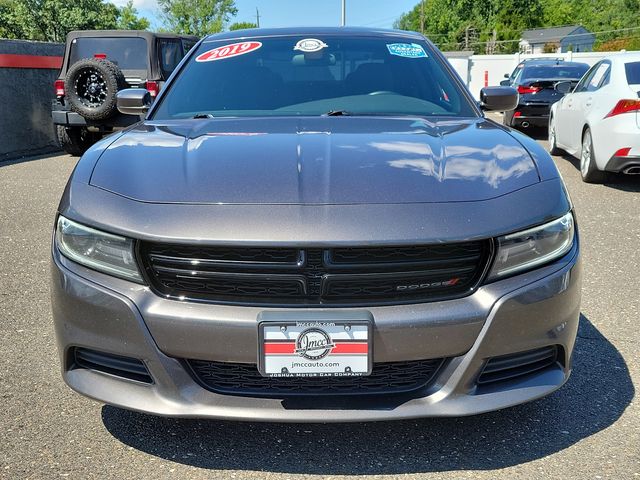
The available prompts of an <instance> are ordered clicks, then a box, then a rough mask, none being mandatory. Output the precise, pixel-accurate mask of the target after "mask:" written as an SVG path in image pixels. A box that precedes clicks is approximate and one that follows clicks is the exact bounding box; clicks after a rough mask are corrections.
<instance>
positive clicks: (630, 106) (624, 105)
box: [604, 99, 640, 118]
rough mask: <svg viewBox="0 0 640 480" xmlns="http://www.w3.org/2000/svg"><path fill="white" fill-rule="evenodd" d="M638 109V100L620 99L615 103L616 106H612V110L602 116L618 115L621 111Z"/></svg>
mask: <svg viewBox="0 0 640 480" xmlns="http://www.w3.org/2000/svg"><path fill="white" fill-rule="evenodd" d="M638 110H640V100H636V99H631V100H620V101H619V102H618V103H616V106H615V107H613V110H611V111H610V112H609V113H607V114H606V115H605V117H604V118H608V117H613V116H615V115H620V114H621V113H628V112H635V111H638Z"/></svg>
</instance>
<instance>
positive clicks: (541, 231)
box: [488, 212, 575, 280]
mask: <svg viewBox="0 0 640 480" xmlns="http://www.w3.org/2000/svg"><path fill="white" fill-rule="evenodd" d="M574 237H575V227H574V220H573V214H572V213H571V212H569V213H567V214H566V215H564V216H562V217H560V218H558V219H557V220H553V221H552V222H549V223H545V224H544V225H540V226H538V227H534V228H529V229H527V230H523V231H522V232H517V233H512V234H509V235H505V236H503V237H499V238H498V251H497V254H496V258H495V261H494V262H493V267H492V268H491V272H490V273H489V277H488V278H489V280H496V279H499V278H503V277H506V276H509V275H513V274H515V273H518V272H521V271H524V270H529V269H531V268H534V267H537V266H539V265H542V264H544V263H548V262H550V261H552V260H555V259H557V258H560V257H562V256H563V255H565V254H566V253H567V252H568V251H569V250H571V247H572V246H573V241H574Z"/></svg>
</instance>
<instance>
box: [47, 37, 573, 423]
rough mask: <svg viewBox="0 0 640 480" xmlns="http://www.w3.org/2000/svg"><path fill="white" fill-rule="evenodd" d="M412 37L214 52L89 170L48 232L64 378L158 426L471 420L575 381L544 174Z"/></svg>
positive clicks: (225, 44) (512, 96)
mask: <svg viewBox="0 0 640 480" xmlns="http://www.w3.org/2000/svg"><path fill="white" fill-rule="evenodd" d="M480 97H481V101H480V102H476V101H475V100H474V99H473V97H472V96H471V95H470V93H469V92H468V90H467V89H466V87H465V86H464V84H463V83H462V82H461V80H460V78H459V77H458V76H457V75H456V73H455V72H454V71H453V69H452V68H451V66H450V65H449V64H448V62H447V61H446V60H445V58H444V57H443V56H442V54H441V53H440V52H439V51H438V50H437V49H436V48H435V47H434V45H433V44H432V43H431V42H429V41H428V40H426V39H425V38H424V37H422V36H421V35H418V34H416V33H409V32H400V31H390V30H372V29H356V28H322V29H320V28H304V29H274V30H268V29H255V30H245V31H235V32H228V33H223V34H219V35H213V36H209V37H207V38H205V39H204V40H202V41H201V42H200V43H199V44H198V45H197V46H196V47H194V48H193V49H192V50H191V51H190V52H189V54H188V55H187V56H186V57H185V58H184V59H183V61H182V63H181V64H180V65H179V66H178V68H177V69H176V70H175V72H174V73H173V75H172V77H171V78H170V79H169V81H168V82H167V85H166V87H165V88H164V89H163V91H162V93H161V94H160V95H159V96H158V98H157V99H156V100H155V101H154V102H153V104H152V103H151V98H150V96H149V92H147V91H146V90H143V89H129V90H123V91H121V92H119V93H118V108H119V109H120V111H121V112H122V113H126V114H133V115H140V116H141V119H143V120H142V121H140V122H139V123H137V124H135V125H133V126H132V127H129V128H128V129H126V130H124V131H121V132H118V133H116V134H113V135H111V136H109V137H108V138H105V139H103V140H102V141H100V142H99V143H97V144H96V145H95V146H93V147H92V148H91V149H90V150H88V151H87V153H86V154H85V155H84V156H83V157H82V158H81V160H80V161H79V163H78V165H77V167H76V169H75V170H74V172H73V174H72V176H71V178H70V180H69V182H68V184H67V187H66V190H65V192H64V194H63V197H62V200H61V202H60V206H59V208H58V213H57V217H56V219H55V228H54V233H53V245H52V254H53V268H52V305H53V314H54V320H55V328H56V334H57V341H58V347H59V352H60V359H61V364H62V375H63V377H64V380H65V382H66V383H67V384H68V385H69V386H70V387H71V388H72V389H74V390H76V391H77V392H80V393H82V394H84V395H87V396H89V397H92V398H94V399H97V400H99V401H102V402H106V403H109V404H112V405H116V406H120V407H123V408H127V409H133V410H138V411H143V412H149V413H154V414H159V415H167V416H180V417H209V418H224V419H237V420H264V421H291V422H305V421H313V422H315V421H321V422H343V421H364V420H386V419H400V418H415V417H423V416H457V415H470V414H477V413H481V412H486V411H490V410H495V409H500V408H504V407H508V406H511V405H515V404H519V403H522V402H526V401H530V400H534V399H536V398H539V397H542V396H544V395H547V394H549V393H551V392H553V391H554V390H556V389H558V388H559V387H560V386H562V385H563V383H564V382H565V381H566V380H567V378H568V377H569V374H570V372H571V357H572V350H573V346H574V342H575V338H576V331H577V327H578V318H579V312H580V284H581V263H580V257H579V240H578V232H577V227H576V222H575V218H574V212H573V207H572V204H571V201H570V199H569V196H568V195H567V191H566V188H565V186H564V184H563V181H562V179H561V177H560V175H559V174H558V171H557V170H556V168H555V166H554V164H553V161H552V160H551V158H550V157H549V155H548V154H547V153H546V152H545V151H544V150H543V149H542V148H541V147H540V146H539V145H538V144H536V142H535V141H533V140H531V139H530V138H528V137H527V136H525V135H523V134H521V133H518V132H516V131H514V130H511V129H509V128H507V127H504V126H502V125H499V124H497V123H495V122H493V121H491V120H488V119H487V118H485V117H484V114H483V110H499V111H504V110H509V109H510V108H513V107H514V106H515V105H516V103H517V93H516V92H515V91H514V90H513V89H511V88H510V87H493V88H485V89H483V91H482V92H481V95H480Z"/></svg>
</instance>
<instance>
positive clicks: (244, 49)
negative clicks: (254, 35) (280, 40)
mask: <svg viewBox="0 0 640 480" xmlns="http://www.w3.org/2000/svg"><path fill="white" fill-rule="evenodd" d="M260 47H262V42H238V43H231V44H229V45H223V46H222V47H218V48H214V49H213V50H208V51H206V52H204V53H201V54H200V55H198V56H197V58H196V62H214V61H216V60H224V59H225V58H232V57H237V56H239V55H244V54H245V53H250V52H254V51H256V50H258V49H259V48H260Z"/></svg>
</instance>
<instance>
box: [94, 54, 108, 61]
mask: <svg viewBox="0 0 640 480" xmlns="http://www.w3.org/2000/svg"><path fill="white" fill-rule="evenodd" d="M93 58H100V59H102V60H104V59H105V58H107V54H106V53H94V54H93Z"/></svg>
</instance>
